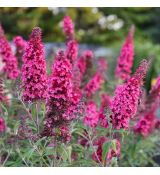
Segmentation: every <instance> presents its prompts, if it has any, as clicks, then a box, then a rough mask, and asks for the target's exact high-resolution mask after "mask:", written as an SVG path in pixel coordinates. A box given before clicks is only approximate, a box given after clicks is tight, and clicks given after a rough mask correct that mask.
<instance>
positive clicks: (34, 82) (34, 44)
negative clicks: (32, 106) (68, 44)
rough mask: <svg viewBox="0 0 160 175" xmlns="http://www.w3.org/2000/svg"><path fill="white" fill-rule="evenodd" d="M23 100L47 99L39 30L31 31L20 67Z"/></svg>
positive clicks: (42, 47) (45, 75)
mask: <svg viewBox="0 0 160 175" xmlns="http://www.w3.org/2000/svg"><path fill="white" fill-rule="evenodd" d="M22 87H23V89H24V91H23V99H24V100H25V101H31V102H32V101H35V100H41V99H45V98H46V97H47V73H46V61H45V55H44V46H43V44H42V40H41V29H40V28H39V27H35V28H34V29H33V30H32V33H31V35H30V39H29V41H28V43H27V46H26V50H25V53H24V55H23V66H22Z"/></svg>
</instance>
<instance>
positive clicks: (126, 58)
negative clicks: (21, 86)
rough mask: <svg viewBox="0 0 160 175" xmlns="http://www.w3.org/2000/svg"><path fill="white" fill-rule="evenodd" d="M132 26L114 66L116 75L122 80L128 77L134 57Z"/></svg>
mask: <svg viewBox="0 0 160 175" xmlns="http://www.w3.org/2000/svg"><path fill="white" fill-rule="evenodd" d="M134 30H135V29H134V26H132V27H131V29H130V31H129V34H128V36H127V38H126V40H125V42H124V44H123V46H122V49H121V52H120V55H119V57H118V63H117V67H116V72H115V73H116V76H117V77H119V78H121V79H122V80H126V79H127V78H129V76H130V73H131V68H132V65H133V59H134V43H133V35H134Z"/></svg>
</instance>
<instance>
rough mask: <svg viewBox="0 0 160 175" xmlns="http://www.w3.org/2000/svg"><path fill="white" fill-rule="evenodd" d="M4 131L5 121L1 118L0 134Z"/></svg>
mask: <svg viewBox="0 0 160 175" xmlns="http://www.w3.org/2000/svg"><path fill="white" fill-rule="evenodd" d="M5 129H6V124H5V121H4V119H3V118H2V117H0V133H2V132H4V131H5Z"/></svg>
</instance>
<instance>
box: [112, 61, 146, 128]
mask: <svg viewBox="0 0 160 175" xmlns="http://www.w3.org/2000/svg"><path fill="white" fill-rule="evenodd" d="M148 66H149V64H148V62H147V61H146V60H143V61H142V63H141V64H140V66H139V67H138V69H137V70H136V72H135V74H134V75H133V76H132V77H130V78H129V79H128V81H127V82H126V83H124V84H123V85H120V86H118V87H117V88H116V91H115V96H114V98H113V100H112V104H111V110H112V115H111V119H112V124H113V126H114V128H116V129H121V128H123V129H128V127H129V121H130V119H131V118H133V117H134V115H135V114H136V112H137V107H138V100H139V97H140V94H141V86H142V85H143V79H144V77H145V75H146V72H147V69H148Z"/></svg>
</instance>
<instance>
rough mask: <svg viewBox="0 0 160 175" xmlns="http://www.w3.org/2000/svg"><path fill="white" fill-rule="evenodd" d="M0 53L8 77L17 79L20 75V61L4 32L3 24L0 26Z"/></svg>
mask: <svg viewBox="0 0 160 175" xmlns="http://www.w3.org/2000/svg"><path fill="white" fill-rule="evenodd" d="M0 55H1V56H2V62H3V63H4V67H3V71H4V72H5V73H6V75H7V78H8V79H12V80H14V79H16V78H17V77H18V75H19V70H18V62H17V59H16V57H15V56H14V54H13V52H12V49H11V46H10V44H9V42H8V40H7V38H6V36H5V34H4V31H3V29H2V26H0Z"/></svg>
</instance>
